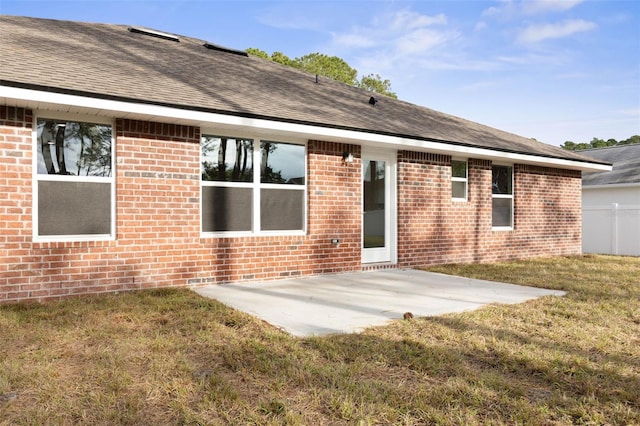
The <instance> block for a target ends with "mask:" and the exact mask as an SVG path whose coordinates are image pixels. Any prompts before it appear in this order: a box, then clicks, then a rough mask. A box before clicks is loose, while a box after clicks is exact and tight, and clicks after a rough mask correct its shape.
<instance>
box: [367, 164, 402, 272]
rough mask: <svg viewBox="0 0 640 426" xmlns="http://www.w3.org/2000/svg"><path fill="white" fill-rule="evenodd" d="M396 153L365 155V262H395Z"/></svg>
mask: <svg viewBox="0 0 640 426" xmlns="http://www.w3.org/2000/svg"><path fill="white" fill-rule="evenodd" d="M395 166H396V165H395V153H394V152H389V153H367V152H363V154H362V263H375V262H392V261H394V246H395V238H396V236H395V210H396V208H395Z"/></svg>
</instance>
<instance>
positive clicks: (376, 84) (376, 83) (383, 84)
mask: <svg viewBox="0 0 640 426" xmlns="http://www.w3.org/2000/svg"><path fill="white" fill-rule="evenodd" d="M356 87H359V88H361V89H365V90H368V91H369V92H374V93H380V94H382V95H386V96H389V97H391V98H394V99H397V98H398V96H397V95H396V94H395V93H394V92H392V91H391V82H390V81H389V80H383V79H382V77H380V76H379V75H378V74H376V75H373V74H369V75H365V76H363V77H362V78H361V79H360V81H359V82H358V83H357V84H356Z"/></svg>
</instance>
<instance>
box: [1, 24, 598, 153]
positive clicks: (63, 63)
mask: <svg viewBox="0 0 640 426" xmlns="http://www.w3.org/2000/svg"><path fill="white" fill-rule="evenodd" d="M128 28H129V27H128V26H126V25H111V24H93V23H82V22H72V21H58V20H48V19H36V18H25V17H15V16H1V17H0V70H1V71H0V84H2V85H6V86H13V87H23V88H33V89H40V90H47V91H53V92H61V93H71V94H80V95H87V96H93V97H98V98H105V99H119V100H127V101H132V102H138V103H149V104H158V105H166V106H172V107H176V108H183V109H188V110H189V109H190V110H197V111H208V112H217V113H222V114H228V115H235V116H246V117H258V118H266V119H270V120H276V121H285V122H294V123H305V124H313V125H316V126H323V127H332V128H341V129H352V130H358V131H364V132H370V133H380V134H387V135H394V136H403V137H409V138H412V139H418V140H431V141H444V142H447V143H451V144H459V145H466V146H472V147H481V148H487V149H491V150H496V151H504V152H514V153H524V154H530V155H537V156H541V157H550V158H560V159H568V160H575V161H583V162H585V163H588V162H592V161H591V160H590V159H588V158H586V157H583V156H581V155H580V154H577V153H573V152H569V151H565V150H563V149H561V148H559V147H555V146H551V145H547V144H543V143H540V142H537V141H535V140H533V139H529V138H525V137H522V136H517V135H514V134H512V133H508V132H504V131H501V130H497V129H494V128H491V127H488V126H484V125H481V124H478V123H475V122H471V121H468V120H465V119H462V118H459V117H455V116H452V115H448V114H444V113H441V112H438V111H434V110H432V109H429V108H425V107H422V106H418V105H413V104H410V103H407V102H403V101H400V100H396V99H391V98H387V97H383V96H380V97H379V98H380V101H379V103H377V104H376V105H375V106H372V105H370V104H369V98H370V96H371V94H370V93H369V92H366V91H364V90H362V89H358V88H354V87H351V86H348V85H345V84H342V83H338V82H335V81H332V80H329V79H326V78H321V79H320V82H319V83H316V80H315V76H314V75H310V74H307V73H304V72H302V71H299V70H296V69H293V68H290V67H285V66H283V65H279V64H277V63H274V62H271V61H268V60H264V59H261V58H257V57H253V56H241V55H237V54H234V53H232V52H225V51H221V50H211V49H207V48H205V47H203V44H204V43H205V42H204V41H203V40H197V39H194V38H190V37H184V36H180V37H179V42H175V41H171V40H166V39H161V38H156V37H150V36H148V35H144V34H140V33H135V32H131V31H129V30H128Z"/></svg>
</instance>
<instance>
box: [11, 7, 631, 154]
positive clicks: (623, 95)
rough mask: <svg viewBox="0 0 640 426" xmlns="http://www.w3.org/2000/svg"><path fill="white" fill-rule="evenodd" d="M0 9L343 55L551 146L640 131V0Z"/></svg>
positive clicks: (404, 86)
mask: <svg viewBox="0 0 640 426" xmlns="http://www.w3.org/2000/svg"><path fill="white" fill-rule="evenodd" d="M0 13H2V14H9V15H23V16H34V17H43V18H55V19H68V20H78V21H88V22H104V23H116V24H129V25H141V26H147V27H151V28H155V29H158V30H161V31H166V32H172V33H176V34H181V35H189V36H192V37H198V38H202V39H204V40H207V41H210V42H213V43H217V44H222V45H225V46H228V47H234V48H238V49H245V48H248V47H257V48H259V49H262V50H265V51H267V52H269V53H271V52H273V51H281V52H283V53H285V54H286V55H288V56H290V57H296V56H302V55H305V54H307V53H312V52H321V53H325V54H328V55H337V56H339V57H341V58H343V59H344V60H346V61H347V62H348V63H349V64H350V65H351V66H353V67H354V68H356V69H357V70H358V72H359V74H360V75H365V74H371V73H374V74H380V75H381V76H382V77H383V78H386V79H389V80H391V83H392V90H393V91H395V92H396V93H397V94H398V97H399V98H400V99H402V100H405V101H408V102H412V103H415V104H419V105H423V106H426V107H429V108H433V109H436V110H439V111H442V112H446V113H449V114H454V115H457V116H460V117H464V118H467V119H470V120H473V121H477V122H480V123H483V124H487V125H490V126H493V127H497V128H500V129H503V130H507V131H511V132H513V133H517V134H520V135H522V136H526V137H532V138H536V139H538V140H540V141H543V142H546V143H550V144H553V145H559V144H561V143H563V142H564V141H566V140H571V141H574V142H589V141H590V140H591V139H592V138H593V137H598V138H603V139H608V138H615V139H618V140H621V139H626V138H628V137H629V136H632V135H634V134H640V1H638V0H623V1H615V0H600V1H591V0H526V1H520V0H500V1H480V0H467V1H460V0H450V1H400V0H378V1H365V0H351V1H311V0H308V1H304V0H301V1H266V0H265V1H204V0H201V1H176V0H164V1H152V0H148V1H145V0H137V1H136V0H127V1H98V0H96V1H93V0H86V1H31V0H0ZM0 72H1V71H0Z"/></svg>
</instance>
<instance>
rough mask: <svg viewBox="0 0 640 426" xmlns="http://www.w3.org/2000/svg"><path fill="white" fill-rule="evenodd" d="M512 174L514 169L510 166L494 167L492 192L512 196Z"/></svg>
mask: <svg viewBox="0 0 640 426" xmlns="http://www.w3.org/2000/svg"><path fill="white" fill-rule="evenodd" d="M512 173H513V169H512V168H511V167H509V166H493V167H492V185H491V190H492V192H493V193H494V194H512V188H511V184H512V181H513V179H512Z"/></svg>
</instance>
